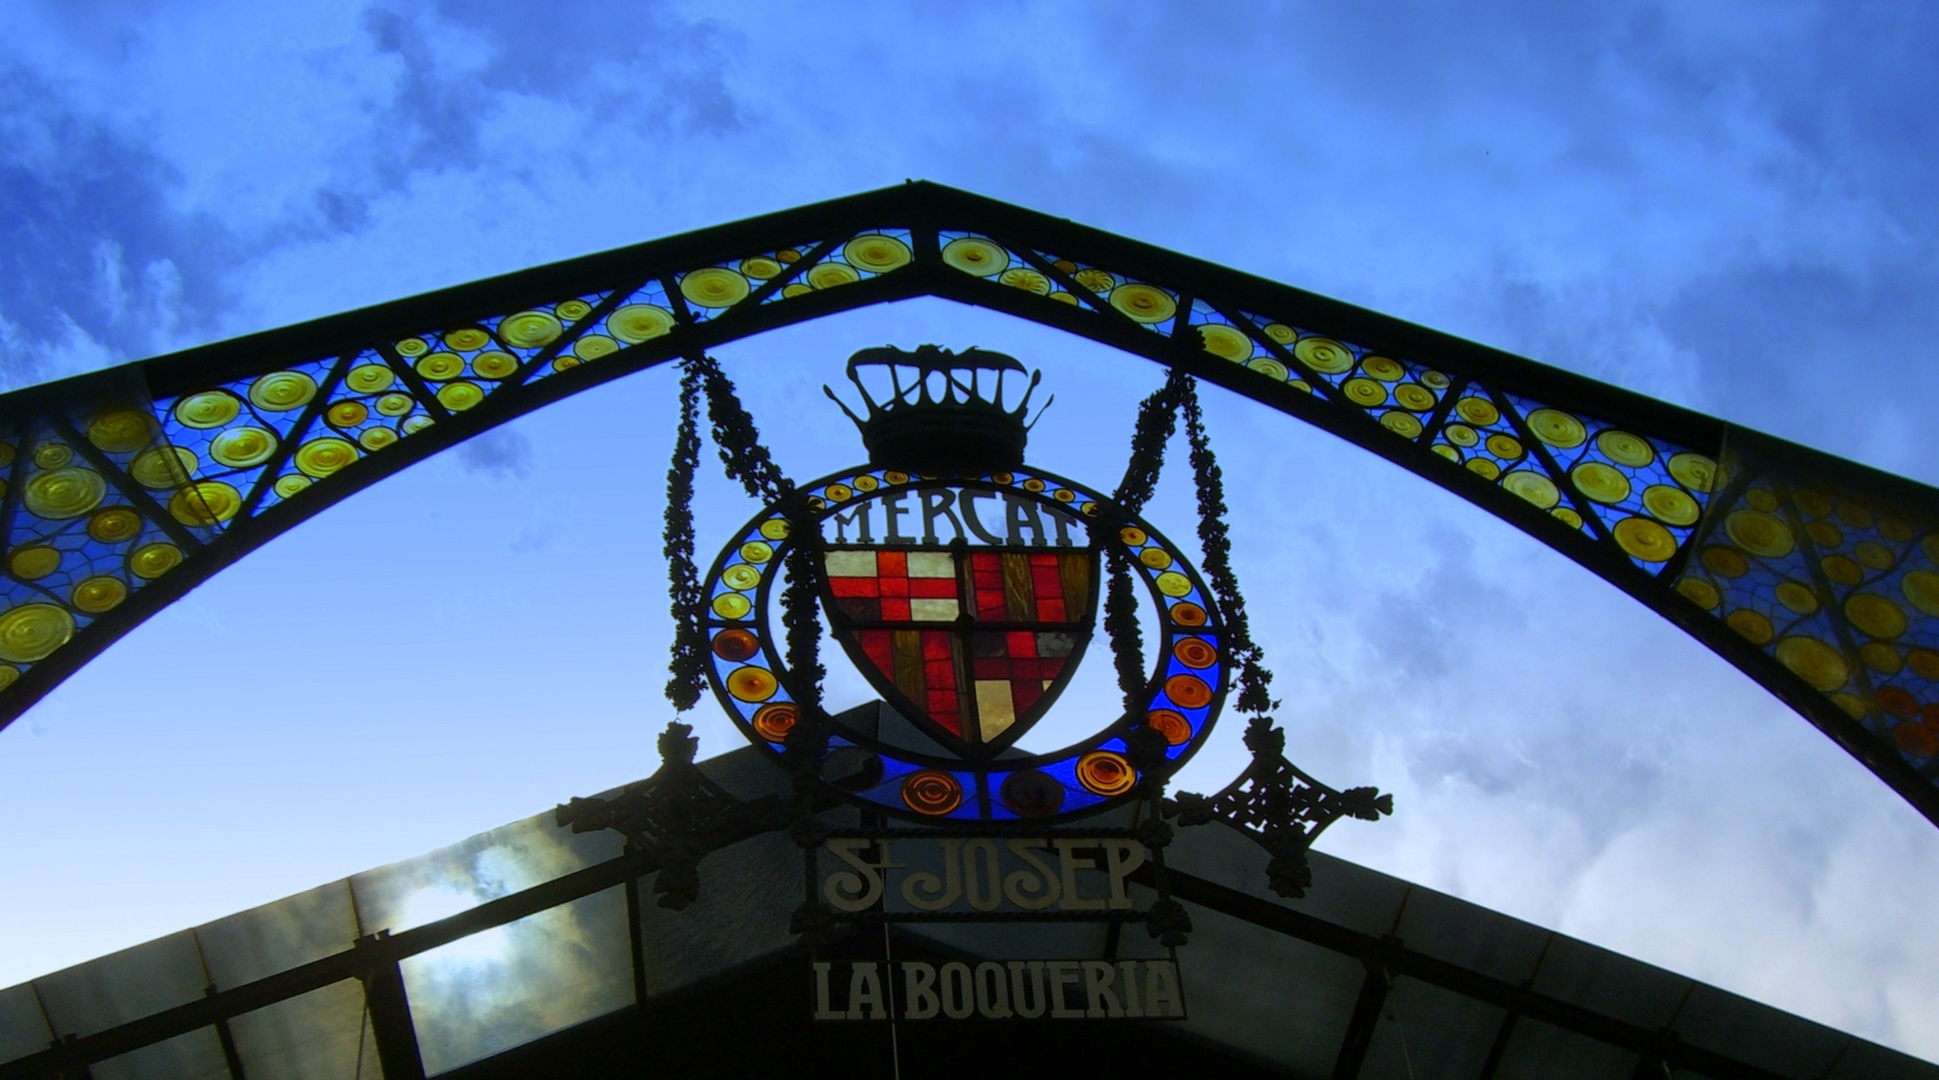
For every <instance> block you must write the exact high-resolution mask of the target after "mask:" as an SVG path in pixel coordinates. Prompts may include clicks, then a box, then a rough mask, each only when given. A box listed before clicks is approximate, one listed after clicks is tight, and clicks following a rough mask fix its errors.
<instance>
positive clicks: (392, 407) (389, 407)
mask: <svg viewBox="0 0 1939 1080" xmlns="http://www.w3.org/2000/svg"><path fill="white" fill-rule="evenodd" d="M416 406H417V402H416V401H414V400H412V398H411V395H409V394H385V395H384V396H383V397H380V398H378V399H377V411H378V412H379V413H381V414H383V415H385V416H403V415H404V414H405V413H408V412H410V411H411V410H412V409H413V408H415V407H416Z"/></svg>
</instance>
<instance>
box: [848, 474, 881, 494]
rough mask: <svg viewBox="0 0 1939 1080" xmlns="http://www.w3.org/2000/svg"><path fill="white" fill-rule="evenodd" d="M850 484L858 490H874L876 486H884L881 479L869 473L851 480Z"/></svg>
mask: <svg viewBox="0 0 1939 1080" xmlns="http://www.w3.org/2000/svg"><path fill="white" fill-rule="evenodd" d="M849 484H850V486H851V487H853V488H854V489H855V490H856V491H874V490H875V489H876V488H879V487H881V486H882V482H881V481H880V480H877V479H876V478H875V477H873V476H870V475H869V474H867V473H863V474H862V475H860V476H858V477H856V478H855V479H854V480H851V481H850V482H849Z"/></svg>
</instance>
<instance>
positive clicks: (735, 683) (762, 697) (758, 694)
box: [727, 665, 780, 701]
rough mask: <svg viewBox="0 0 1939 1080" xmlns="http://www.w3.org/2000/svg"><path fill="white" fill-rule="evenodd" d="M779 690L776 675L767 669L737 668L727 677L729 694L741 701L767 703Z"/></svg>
mask: <svg viewBox="0 0 1939 1080" xmlns="http://www.w3.org/2000/svg"><path fill="white" fill-rule="evenodd" d="M779 688H780V684H779V683H777V682H776V681H775V678H774V673H773V672H771V671H769V670H768V669H766V668H758V667H753V666H752V665H750V666H748V667H741V668H735V669H734V670H733V672H731V673H730V674H729V675H728V676H727V692H728V693H730V694H732V695H734V697H735V698H736V699H738V700H741V701H766V700H767V699H769V698H771V697H773V696H774V692H775V691H776V690H777V689H779Z"/></svg>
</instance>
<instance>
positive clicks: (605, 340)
mask: <svg viewBox="0 0 1939 1080" xmlns="http://www.w3.org/2000/svg"><path fill="white" fill-rule="evenodd" d="M572 351H573V353H574V354H575V355H577V356H578V357H579V359H581V360H598V359H601V358H603V357H607V356H611V355H613V354H614V353H616V352H618V351H619V342H617V341H614V340H613V339H612V338H609V337H607V336H606V335H604V334H587V335H586V336H585V337H582V338H580V339H579V340H578V341H575V342H573V343H572Z"/></svg>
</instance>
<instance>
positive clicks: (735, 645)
mask: <svg viewBox="0 0 1939 1080" xmlns="http://www.w3.org/2000/svg"><path fill="white" fill-rule="evenodd" d="M713 645H714V655H715V656H718V657H720V658H721V659H722V660H734V661H740V660H746V659H747V658H749V657H751V656H753V655H754V654H755V653H757V652H760V651H761V639H760V638H757V637H755V636H754V635H753V634H752V633H750V632H749V631H746V630H722V631H721V632H720V633H718V634H715V635H714V643H713Z"/></svg>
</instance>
